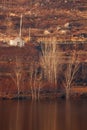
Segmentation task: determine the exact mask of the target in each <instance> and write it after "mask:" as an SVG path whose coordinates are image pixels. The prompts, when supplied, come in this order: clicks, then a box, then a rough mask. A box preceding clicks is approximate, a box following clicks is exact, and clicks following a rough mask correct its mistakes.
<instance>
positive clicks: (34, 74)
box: [29, 61, 42, 100]
mask: <svg viewBox="0 0 87 130" xmlns="http://www.w3.org/2000/svg"><path fill="white" fill-rule="evenodd" d="M29 72H30V80H29V83H30V87H31V94H32V99H35V100H36V99H39V97H40V89H41V87H42V86H41V85H42V84H41V83H42V71H40V72H38V63H37V62H35V61H33V62H32V63H31V64H30V70H29Z"/></svg>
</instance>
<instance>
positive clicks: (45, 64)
mask: <svg viewBox="0 0 87 130" xmlns="http://www.w3.org/2000/svg"><path fill="white" fill-rule="evenodd" d="M41 51H42V56H41V59H40V62H41V66H42V68H43V69H44V77H45V78H46V79H47V80H48V82H50V83H51V84H54V86H57V78H58V73H59V71H60V61H59V60H60V58H61V52H60V50H59V48H58V46H57V39H56V38H55V37H53V38H50V39H43V41H42V43H41Z"/></svg>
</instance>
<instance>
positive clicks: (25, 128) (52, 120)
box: [0, 100, 87, 130]
mask: <svg viewBox="0 0 87 130" xmlns="http://www.w3.org/2000/svg"><path fill="white" fill-rule="evenodd" d="M86 102H87V101H86V100H85V101H84V100H75V101H74V100H73V101H72V100H68V101H65V100H57V101H29V100H26V101H24V100H21V101H16V100H13V101H12V100H3V101H2V100H1V101H0V117H1V118H0V130H86V129H87V125H86V124H87V123H86V121H87V116H86V114H87V103H86Z"/></svg>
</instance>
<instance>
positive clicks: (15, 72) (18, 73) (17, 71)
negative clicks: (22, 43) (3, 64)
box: [10, 57, 23, 97]
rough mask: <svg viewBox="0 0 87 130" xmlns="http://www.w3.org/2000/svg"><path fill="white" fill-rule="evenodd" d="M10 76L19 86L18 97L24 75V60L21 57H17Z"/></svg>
mask: <svg viewBox="0 0 87 130" xmlns="http://www.w3.org/2000/svg"><path fill="white" fill-rule="evenodd" d="M10 77H11V78H12V80H13V81H14V83H15V85H16V86H17V91H18V97H19V94H20V83H21V81H22V77H23V68H22V61H21V59H20V58H19V57H16V58H15V64H14V66H13V68H12V73H10Z"/></svg>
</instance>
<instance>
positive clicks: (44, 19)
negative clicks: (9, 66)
mask: <svg viewBox="0 0 87 130" xmlns="http://www.w3.org/2000/svg"><path fill="white" fill-rule="evenodd" d="M0 5H1V6H0V38H1V40H3V39H4V40H6V41H8V40H9V38H11V37H15V36H17V35H18V34H19V26H20V15H21V14H22V15H23V25H22V37H23V38H24V39H25V40H26V41H27V40H28V36H29V31H30V36H31V37H32V39H33V40H35V41H37V39H38V37H39V36H41V37H43V36H49V35H50V36H55V37H58V38H59V39H62V40H63V39H64V40H67V39H71V40H77V41H78V40H83V41H84V40H85V41H86V40H87V1H86V0H58V1H57V0H53V1H52V0H45V1H44V2H43V1H42V0H36V1H28V0H22V1H21V2H19V1H17V0H15V1H14V2H11V1H10V0H9V2H8V1H7V2H6V3H1V4H0Z"/></svg>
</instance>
